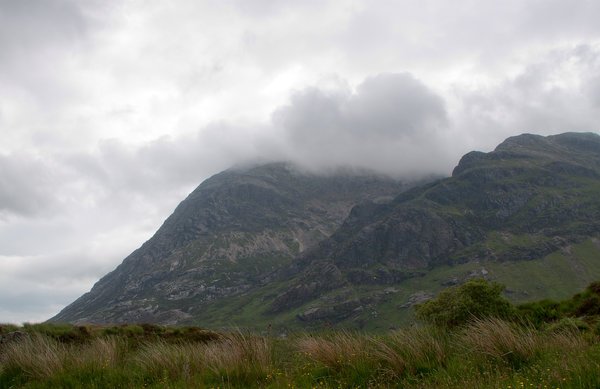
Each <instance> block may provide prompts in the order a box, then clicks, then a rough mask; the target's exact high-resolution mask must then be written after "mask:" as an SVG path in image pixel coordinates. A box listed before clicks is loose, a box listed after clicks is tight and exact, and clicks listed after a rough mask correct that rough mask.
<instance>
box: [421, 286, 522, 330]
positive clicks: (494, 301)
mask: <svg viewBox="0 0 600 389" xmlns="http://www.w3.org/2000/svg"><path fill="white" fill-rule="evenodd" d="M503 290H504V285H501V284H499V283H496V282H488V281H486V280H484V279H475V280H471V281H468V282H466V283H464V284H463V285H460V286H453V287H450V288H448V289H445V290H443V291H442V292H441V293H440V294H439V295H438V296H437V298H435V299H433V300H429V301H427V302H425V303H423V304H420V305H418V306H417V307H416V315H417V318H419V319H421V320H423V321H425V322H427V323H430V324H433V325H436V326H439V327H447V328H453V327H458V326H462V325H464V324H467V323H468V322H469V321H471V320H473V319H481V318H486V317H498V318H511V317H513V316H514V314H515V309H514V307H513V306H512V305H511V303H510V302H509V301H508V300H507V299H506V298H504V297H503V296H502V291H503Z"/></svg>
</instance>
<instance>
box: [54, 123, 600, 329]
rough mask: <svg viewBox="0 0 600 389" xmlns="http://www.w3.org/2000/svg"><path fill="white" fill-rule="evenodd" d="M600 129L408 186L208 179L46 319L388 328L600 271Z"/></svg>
mask: <svg viewBox="0 0 600 389" xmlns="http://www.w3.org/2000/svg"><path fill="white" fill-rule="evenodd" d="M599 237H600V136H598V135H596V134H591V133H565V134H561V135H554V136H548V137H543V136H538V135H530V134H524V135H519V136H516V137H511V138H508V139H507V140H506V141H504V142H503V143H502V144H500V145H499V146H498V147H497V148H496V149H495V150H494V151H492V152H489V153H482V152H471V153H468V154H466V155H465V156H464V157H463V158H462V159H461V160H460V162H459V164H458V166H456V168H455V169H454V171H453V173H452V176H451V177H448V178H444V179H440V180H436V181H434V182H428V183H424V184H422V185H418V186H414V187H412V188H411V187H410V185H407V184H405V183H404V184H403V183H399V182H396V181H393V180H390V179H387V178H384V177H379V176H376V175H372V174H356V173H348V172H347V173H340V174H336V175H328V176H319V175H314V174H309V173H305V172H301V171H300V170H298V169H297V168H294V167H293V166H291V165H288V164H270V165H265V166H258V167H254V168H250V169H241V170H228V171H225V172H223V173H220V174H218V175H216V176H214V177H212V178H210V179H208V180H207V181H205V182H204V183H202V184H201V185H200V186H199V187H198V188H197V189H196V190H195V191H194V192H192V194H190V196H188V198H187V199H186V200H184V201H183V202H182V203H181V204H180V205H179V207H177V209H176V210H175V212H174V213H173V215H171V216H170V217H169V218H168V219H167V220H166V221H165V223H164V225H163V226H162V227H161V228H160V229H159V230H158V232H157V233H156V234H155V236H154V237H153V238H152V239H150V240H149V241H148V242H146V243H145V244H144V245H143V246H142V247H141V248H140V249H138V250H136V251H135V252H134V253H132V254H131V255H130V256H129V257H127V258H126V259H125V260H124V261H123V263H122V264H121V265H120V266H119V267H118V268H117V269H116V270H115V271H113V272H111V273H110V274H108V275H107V276H105V277H104V278H103V279H101V280H100V281H99V282H98V283H97V284H96V285H95V286H94V288H93V289H92V290H91V291H90V292H89V293H87V294H85V295H84V296H82V297H81V298H80V299H78V300H77V301H75V302H74V303H73V304H71V305H70V306H68V307H67V308H65V309H64V310H63V311H62V312H61V313H59V314H58V315H57V316H56V317H54V318H53V319H52V320H54V321H71V322H133V321H138V322H139V321H152V322H159V323H197V324H200V325H205V326H228V325H241V326H254V327H256V326H262V325H266V324H267V323H272V324H273V325H276V326H280V327H318V326H322V325H331V324H336V323H337V324H339V325H343V326H349V327H356V328H370V329H377V328H387V327H389V326H396V325H398V324H400V323H402V322H404V321H406V320H408V319H410V317H411V314H412V310H411V307H412V305H414V304H415V303H418V302H421V301H424V300H426V299H427V298H430V297H431V296H432V295H433V294H434V293H436V292H437V291H439V290H440V289H441V288H443V287H445V286H447V285H452V284H457V283H461V282H464V281H465V280H468V279H470V278H473V277H485V278H488V279H493V280H497V281H500V282H502V283H504V284H506V285H507V286H508V291H507V292H508V297H510V298H511V299H513V300H515V301H526V300H531V299H538V298H544V297H548V298H562V297H566V296H568V295H569V294H571V293H574V292H575V291H577V290H579V289H581V288H582V287H583V286H585V285H586V284H587V283H589V282H590V281H592V280H594V279H597V278H600V240H598V238H599Z"/></svg>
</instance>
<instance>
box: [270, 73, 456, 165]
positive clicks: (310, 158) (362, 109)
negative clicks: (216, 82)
mask: <svg viewBox="0 0 600 389" xmlns="http://www.w3.org/2000/svg"><path fill="white" fill-rule="evenodd" d="M273 125H274V127H275V129H276V130H281V131H282V132H283V136H284V140H285V142H286V145H285V146H286V147H287V150H288V153H289V158H291V159H292V160H294V161H296V162H298V163H300V164H303V165H308V166H310V167H312V168H330V167H332V166H333V167H335V166H344V165H351V166H358V167H363V168H370V169H374V170H377V171H380V172H384V173H388V174H392V175H395V176H407V175H411V176H414V175H419V174H426V173H432V172H433V173H439V172H442V171H443V172H445V171H447V170H448V169H449V168H448V160H447V159H445V158H443V157H442V158H439V159H437V160H435V161H432V160H431V159H430V158H428V157H427V154H428V153H429V152H431V151H432V150H436V151H439V152H441V153H442V154H443V147H442V144H440V142H439V141H440V140H441V139H442V138H443V136H444V132H445V130H447V128H448V125H449V123H448V120H447V114H446V109H445V104H444V101H443V99H442V98H441V97H440V96H438V95H437V94H436V93H434V92H433V91H432V90H431V89H429V88H428V87H427V86H426V85H425V84H423V83H422V82H421V81H419V80H417V79H415V78H414V77H413V76H412V75H410V74H408V73H399V74H378V75H375V76H371V77H368V78H367V79H365V80H364V81H363V82H362V83H361V84H359V85H358V86H357V87H356V90H355V91H351V90H343V89H342V90H335V91H329V92H328V91H323V90H321V89H318V88H308V89H305V90H303V91H300V92H297V93H296V94H294V95H293V96H292V98H291V102H290V104H289V105H287V106H284V107H281V108H279V109H277V110H276V111H275V112H274V114H273Z"/></svg>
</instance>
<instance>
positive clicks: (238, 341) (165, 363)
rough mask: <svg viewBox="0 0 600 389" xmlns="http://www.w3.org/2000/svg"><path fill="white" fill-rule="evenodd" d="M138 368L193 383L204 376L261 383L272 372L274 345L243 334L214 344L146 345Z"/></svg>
mask: <svg viewBox="0 0 600 389" xmlns="http://www.w3.org/2000/svg"><path fill="white" fill-rule="evenodd" d="M134 363H135V365H136V366H137V367H138V368H140V369H141V370H142V371H143V372H144V373H145V374H147V375H149V376H152V377H155V378H162V377H169V378H171V379H183V380H184V381H189V380H190V379H191V378H192V377H194V376H197V375H202V374H212V375H213V376H218V377H221V376H224V377H227V378H228V379H230V378H235V379H238V380H261V379H264V378H265V377H266V376H267V375H268V374H269V372H270V371H271V369H272V368H271V345H270V343H269V341H268V340H267V339H266V338H262V337H257V336H252V335H248V334H244V333H241V332H238V333H234V334H228V335H226V336H224V337H223V338H222V339H220V340H218V341H214V342H211V343H183V344H168V343H166V342H164V341H157V342H151V343H146V344H144V345H143V346H142V347H141V348H140V350H139V351H138V352H137V353H136V355H135V358H134Z"/></svg>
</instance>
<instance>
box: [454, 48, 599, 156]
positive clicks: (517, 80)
mask: <svg viewBox="0 0 600 389" xmlns="http://www.w3.org/2000/svg"><path fill="white" fill-rule="evenodd" d="M598 74H600V44H581V45H566V46H563V47H558V48H553V49H551V50H548V51H547V52H545V53H543V55H540V57H539V58H538V59H537V60H536V61H535V62H532V63H528V64H527V65H526V66H524V67H523V69H521V70H519V71H518V72H516V74H514V75H512V76H507V77H504V78H499V79H497V80H496V81H495V82H493V83H490V84H488V85H483V86H477V87H469V86H465V85H455V89H454V91H453V93H454V96H453V97H452V98H453V100H454V102H455V103H456V104H455V105H454V106H453V107H452V115H451V116H452V120H453V121H454V122H455V126H456V127H457V128H461V132H460V133H461V137H462V139H464V141H465V142H466V144H468V145H469V147H479V148H484V149H486V148H487V149H489V148H491V147H493V146H494V145H495V144H497V143H499V142H501V141H502V140H503V139H504V138H506V137H508V136H511V135H514V134H516V133H523V132H531V133H538V134H555V133H560V132H566V131H598V130H600V128H599V125H598V121H597V117H598V114H600V105H598V100H597V97H598V95H597V91H598V89H597V85H598V84H597V77H598Z"/></svg>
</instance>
